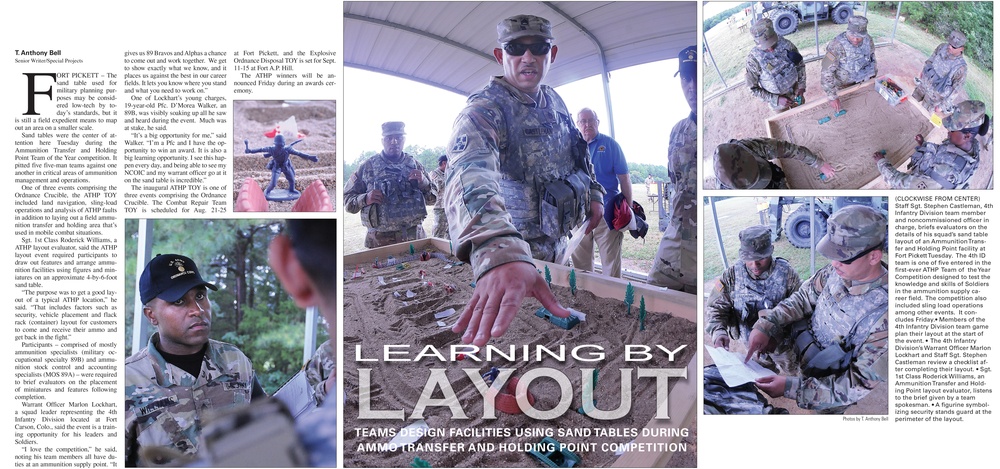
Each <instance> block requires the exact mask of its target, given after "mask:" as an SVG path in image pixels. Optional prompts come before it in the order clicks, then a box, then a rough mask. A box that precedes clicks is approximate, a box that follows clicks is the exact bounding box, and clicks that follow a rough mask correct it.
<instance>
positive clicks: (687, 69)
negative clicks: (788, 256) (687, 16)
mask: <svg viewBox="0 0 1000 469" xmlns="http://www.w3.org/2000/svg"><path fill="white" fill-rule="evenodd" d="M677 58H678V61H679V62H680V66H679V69H678V71H677V74H680V76H681V90H682V91H683V92H684V98H685V99H686V100H687V102H688V106H689V107H690V108H691V114H690V115H689V116H688V117H686V118H684V119H683V120H681V121H680V122H678V123H677V124H676V125H674V128H673V130H671V131H670V147H669V148H668V150H667V172H668V175H669V176H670V182H672V183H673V184H674V194H673V196H671V197H670V223H669V224H668V225H667V229H666V230H664V231H663V238H661V239H660V245H659V247H657V249H656V257H654V258H653V268H652V269H651V270H650V272H649V275H648V279H649V283H651V284H653V285H657V286H661V287H666V288H669V289H671V290H680V291H684V292H687V293H695V292H697V289H698V286H697V285H698V253H697V250H698V202H697V200H696V199H697V192H698V156H697V154H698V123H697V115H696V112H697V110H698V91H697V85H696V82H697V81H698V80H697V75H698V73H697V72H698V49H697V48H695V47H694V46H689V47H686V48H684V50H682V51H681V52H680V54H678V57H677ZM677 74H675V76H676V75H677Z"/></svg>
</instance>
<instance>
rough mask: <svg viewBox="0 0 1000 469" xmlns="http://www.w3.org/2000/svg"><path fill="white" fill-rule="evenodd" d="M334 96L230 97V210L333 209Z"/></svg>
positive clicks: (335, 126)
mask: <svg viewBox="0 0 1000 469" xmlns="http://www.w3.org/2000/svg"><path fill="white" fill-rule="evenodd" d="M336 177H337V102H336V101H321V100H316V101H291V100H285V101H234V102H233V200H234V204H233V210H235V211H237V212H332V211H334V210H335V209H336V199H335V198H334V194H336V193H337V192H336Z"/></svg>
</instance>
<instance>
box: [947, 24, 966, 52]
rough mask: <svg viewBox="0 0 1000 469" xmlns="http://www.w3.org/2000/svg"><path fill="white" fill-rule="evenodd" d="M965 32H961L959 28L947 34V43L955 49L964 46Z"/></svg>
mask: <svg viewBox="0 0 1000 469" xmlns="http://www.w3.org/2000/svg"><path fill="white" fill-rule="evenodd" d="M965 41H966V38H965V34H962V32H961V31H959V30H957V29H956V30H954V31H952V32H951V34H949V35H948V45H950V46H951V47H954V48H956V49H958V48H960V47H965Z"/></svg>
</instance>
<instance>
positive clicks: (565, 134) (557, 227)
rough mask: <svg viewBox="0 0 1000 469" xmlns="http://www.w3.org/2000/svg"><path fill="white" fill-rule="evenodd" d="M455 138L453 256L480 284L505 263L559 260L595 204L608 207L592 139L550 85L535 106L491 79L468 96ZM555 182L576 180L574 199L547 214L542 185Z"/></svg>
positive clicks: (448, 184) (450, 185) (450, 194)
mask: <svg viewBox="0 0 1000 469" xmlns="http://www.w3.org/2000/svg"><path fill="white" fill-rule="evenodd" d="M451 141H452V146H451V148H450V149H449V150H448V164H449V170H448V171H447V180H446V181H445V195H444V198H445V200H446V202H447V203H446V207H445V211H446V213H447V216H448V225H449V227H450V232H451V235H452V240H454V241H455V242H456V244H455V252H456V255H457V256H458V258H459V259H461V260H463V261H469V263H470V264H471V265H472V268H473V273H474V274H475V277H476V279H478V278H479V277H481V276H482V275H483V274H484V273H485V272H487V271H488V270H490V269H492V268H493V267H496V266H498V265H502V264H506V263H508V262H515V261H525V262H532V259H533V258H535V259H541V260H547V261H555V260H556V258H557V257H559V256H561V254H562V251H564V250H565V249H566V237H565V236H566V234H567V233H569V232H570V230H572V229H573V228H575V227H576V226H578V225H579V224H580V223H582V222H583V217H584V216H585V215H586V214H587V213H589V211H590V203H591V202H592V201H597V202H603V197H604V189H603V188H602V187H601V185H600V184H599V183H598V182H597V180H596V178H595V177H594V168H593V165H592V163H591V161H590V156H589V154H588V152H587V142H586V141H584V140H583V136H582V135H580V131H579V130H577V129H576V126H575V125H573V119H572V116H571V115H570V114H569V111H567V110H566V105H565V104H564V103H563V101H562V98H560V97H559V95H558V94H556V92H555V91H554V90H553V89H552V88H550V87H548V86H546V85H542V86H541V88H540V91H539V94H538V97H537V101H536V98H535V97H532V96H529V95H527V94H525V93H523V92H521V91H520V90H518V89H517V88H515V87H514V86H512V85H510V84H509V83H507V82H506V81H505V80H504V79H503V78H502V77H494V78H493V79H492V80H491V81H490V83H489V84H488V85H487V86H486V88H484V89H483V90H481V91H479V92H476V93H475V94H473V95H472V96H470V97H469V100H468V102H467V104H466V107H465V109H463V110H462V112H461V113H460V114H459V115H458V117H457V118H456V119H455V124H454V127H453V131H452V140H451ZM553 181H572V195H571V197H572V198H573V199H574V200H573V201H571V203H568V204H562V205H561V207H558V208H556V209H553V210H550V208H551V207H548V206H547V205H544V204H543V202H544V201H547V200H549V197H548V196H547V195H545V193H546V189H544V187H546V186H545V185H546V184H548V183H552V182H553ZM564 193H565V191H564ZM574 209H575V211H574ZM570 212H573V213H572V215H570Z"/></svg>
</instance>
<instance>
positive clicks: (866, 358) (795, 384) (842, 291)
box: [754, 265, 889, 411]
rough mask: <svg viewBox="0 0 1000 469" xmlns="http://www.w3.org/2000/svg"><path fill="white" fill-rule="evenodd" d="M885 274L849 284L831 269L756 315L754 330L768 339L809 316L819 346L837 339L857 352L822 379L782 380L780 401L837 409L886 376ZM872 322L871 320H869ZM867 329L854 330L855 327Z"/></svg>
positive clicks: (887, 319) (887, 293) (810, 407)
mask: <svg viewBox="0 0 1000 469" xmlns="http://www.w3.org/2000/svg"><path fill="white" fill-rule="evenodd" d="M888 311H889V273H888V271H887V270H885V269H884V268H883V272H882V276H881V277H879V278H878V279H876V280H874V281H872V282H869V283H859V284H857V285H854V284H852V283H851V282H850V281H847V280H844V279H842V278H840V276H838V275H837V273H836V271H835V270H834V268H833V266H832V265H831V266H827V267H825V268H823V269H822V270H820V271H819V272H816V274H814V275H813V276H812V277H811V278H810V279H809V280H807V281H806V282H805V283H803V284H802V286H801V287H799V289H798V291H796V292H795V293H794V294H792V296H790V297H788V298H787V299H786V300H785V301H782V302H781V303H780V304H779V305H778V306H776V307H775V308H774V309H771V310H764V311H761V312H760V319H758V320H757V323H756V324H755V325H754V329H757V330H760V331H762V332H764V333H766V334H768V336H774V334H775V333H777V332H778V331H779V330H780V329H781V328H782V327H783V326H786V325H790V324H792V323H793V322H795V321H798V320H799V319H803V318H811V324H812V332H813V334H814V336H815V338H816V340H817V341H818V342H819V343H820V344H821V345H822V346H823V347H824V348H825V347H831V346H832V347H837V346H838V345H837V343H836V342H837V341H838V340H839V339H840V338H841V337H848V336H851V333H852V329H855V330H854V331H853V332H854V335H853V337H855V338H863V340H854V341H853V342H854V343H857V344H859V345H858V346H859V347H860V348H859V352H858V354H857V356H856V357H855V359H854V361H853V362H852V363H851V364H850V366H849V367H848V369H846V370H844V371H841V372H838V373H834V374H831V375H828V376H823V377H819V378H816V377H805V376H803V377H788V379H787V380H786V382H785V397H787V398H789V399H794V400H795V401H796V402H798V405H799V407H801V408H803V409H815V410H819V411H838V410H842V409H844V408H846V406H848V405H850V404H854V403H856V402H858V401H859V400H861V398H863V397H865V396H866V395H868V393H869V392H871V390H872V389H874V388H875V386H876V385H878V384H879V383H880V382H884V381H886V379H887V377H888V376H889V354H888V352H889V316H888ZM871 318H873V320H872V319H871ZM862 324H864V325H870V327H867V328H864V327H862V328H860V329H858V328H855V325H862Z"/></svg>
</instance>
